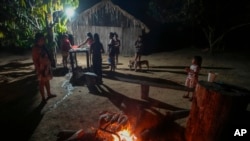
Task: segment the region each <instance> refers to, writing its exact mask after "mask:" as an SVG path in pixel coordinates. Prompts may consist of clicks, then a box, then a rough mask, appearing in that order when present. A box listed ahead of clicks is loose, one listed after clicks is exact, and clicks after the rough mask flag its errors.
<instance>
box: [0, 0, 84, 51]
mask: <svg viewBox="0 0 250 141" xmlns="http://www.w3.org/2000/svg"><path fill="white" fill-rule="evenodd" d="M78 5H79V0H4V2H2V4H1V5H0V15H1V20H0V40H1V46H13V45H14V46H17V47H29V46H30V44H31V41H32V38H33V36H34V34H35V32H37V31H41V32H44V33H46V31H47V28H52V27H55V28H53V29H54V30H53V32H57V33H58V32H59V33H60V32H65V31H66V30H67V29H66V23H67V20H68V18H67V17H66V16H65V14H64V10H65V9H66V8H67V7H71V8H73V9H76V8H77V7H78Z"/></svg>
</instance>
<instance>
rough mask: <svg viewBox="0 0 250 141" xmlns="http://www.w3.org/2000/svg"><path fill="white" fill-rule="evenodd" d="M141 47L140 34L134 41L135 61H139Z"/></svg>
mask: <svg viewBox="0 0 250 141" xmlns="http://www.w3.org/2000/svg"><path fill="white" fill-rule="evenodd" d="M142 49H143V41H142V36H141V35H139V36H138V38H137V40H136V41H135V50H136V51H135V63H137V61H141V55H142Z"/></svg>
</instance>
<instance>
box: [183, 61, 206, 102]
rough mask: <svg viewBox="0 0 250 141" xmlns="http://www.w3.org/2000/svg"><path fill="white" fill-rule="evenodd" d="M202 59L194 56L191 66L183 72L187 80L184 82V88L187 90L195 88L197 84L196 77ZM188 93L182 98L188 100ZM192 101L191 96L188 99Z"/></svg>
mask: <svg viewBox="0 0 250 141" xmlns="http://www.w3.org/2000/svg"><path fill="white" fill-rule="evenodd" d="M201 63H202V57H201V56H194V57H193V59H192V64H191V65H190V67H187V68H186V69H185V70H186V72H187V78H186V81H185V86H187V87H189V88H195V86H196V84H197V82H198V75H199V72H200V69H201ZM189 93H190V92H189V91H188V92H187V94H185V95H183V98H189ZM192 99H193V95H192V96H191V97H190V100H192Z"/></svg>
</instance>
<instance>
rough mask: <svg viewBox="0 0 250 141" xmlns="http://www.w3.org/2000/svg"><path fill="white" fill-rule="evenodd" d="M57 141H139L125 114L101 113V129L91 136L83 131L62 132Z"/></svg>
mask: <svg viewBox="0 0 250 141" xmlns="http://www.w3.org/2000/svg"><path fill="white" fill-rule="evenodd" d="M58 137H59V139H58V140H57V141H85V140H86V141H139V139H138V138H137V137H136V136H135V134H133V129H132V128H131V125H130V123H129V118H128V116H127V115H125V114H123V113H112V112H108V111H104V112H101V113H100V115H99V127H98V128H97V129H95V130H94V133H93V134H92V135H91V136H90V135H88V134H86V133H85V132H84V131H83V129H81V130H78V131H74V132H72V131H68V130H67V131H62V132H60V133H59V134H58Z"/></svg>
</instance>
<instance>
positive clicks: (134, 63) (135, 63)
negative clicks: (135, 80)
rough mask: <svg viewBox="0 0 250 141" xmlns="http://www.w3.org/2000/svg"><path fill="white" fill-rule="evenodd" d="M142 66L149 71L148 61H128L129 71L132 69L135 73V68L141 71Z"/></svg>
mask: <svg viewBox="0 0 250 141" xmlns="http://www.w3.org/2000/svg"><path fill="white" fill-rule="evenodd" d="M142 65H146V67H147V70H148V69H149V63H148V60H141V61H135V60H129V64H128V66H129V69H130V70H132V68H134V69H135V71H137V68H138V67H139V69H141V67H142Z"/></svg>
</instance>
